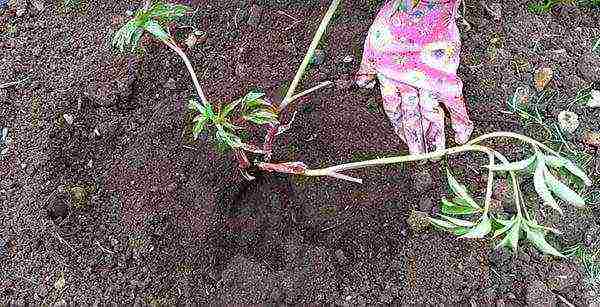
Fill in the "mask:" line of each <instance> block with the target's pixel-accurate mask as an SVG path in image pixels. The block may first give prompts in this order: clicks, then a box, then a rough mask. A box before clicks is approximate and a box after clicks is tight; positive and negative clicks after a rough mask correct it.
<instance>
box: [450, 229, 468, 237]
mask: <svg viewBox="0 0 600 307" xmlns="http://www.w3.org/2000/svg"><path fill="white" fill-rule="evenodd" d="M469 230H470V228H467V227H456V228H453V229H451V232H452V233H453V234H454V235H456V236H462V235H464V234H466V233H467V232H469Z"/></svg>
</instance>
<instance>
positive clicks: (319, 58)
mask: <svg viewBox="0 0 600 307" xmlns="http://www.w3.org/2000/svg"><path fill="white" fill-rule="evenodd" d="M324 62H325V51H323V50H321V49H317V50H315V54H313V57H312V59H311V64H313V65H321V64H323V63H324Z"/></svg>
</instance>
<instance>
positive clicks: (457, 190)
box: [446, 169, 481, 209]
mask: <svg viewBox="0 0 600 307" xmlns="http://www.w3.org/2000/svg"><path fill="white" fill-rule="evenodd" d="M446 174H447V177H448V185H449V186H450V189H451V190H452V191H453V192H454V194H456V195H457V196H458V198H460V199H462V200H464V201H465V202H467V203H468V204H469V205H470V206H472V207H473V208H477V209H481V207H479V205H477V203H476V202H475V201H474V200H473V198H472V197H471V195H469V193H468V192H467V189H466V188H465V187H464V186H463V185H461V184H460V183H458V181H456V179H455V178H454V177H453V176H452V174H451V173H450V170H449V169H446Z"/></svg>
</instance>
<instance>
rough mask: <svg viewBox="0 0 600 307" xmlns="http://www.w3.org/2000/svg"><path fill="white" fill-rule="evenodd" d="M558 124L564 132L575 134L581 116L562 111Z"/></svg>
mask: <svg viewBox="0 0 600 307" xmlns="http://www.w3.org/2000/svg"><path fill="white" fill-rule="evenodd" d="M558 122H559V123H560V127H561V128H562V129H563V130H564V131H567V132H569V133H573V132H575V130H577V128H578V127H579V116H578V115H577V114H575V113H573V112H571V111H562V112H560V113H559V114H558Z"/></svg>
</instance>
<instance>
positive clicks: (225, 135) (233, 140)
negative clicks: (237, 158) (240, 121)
mask: <svg viewBox="0 0 600 307" xmlns="http://www.w3.org/2000/svg"><path fill="white" fill-rule="evenodd" d="M217 138H218V139H219V141H221V142H223V143H225V144H226V145H227V146H229V147H232V148H239V147H241V146H242V145H243V144H242V139H240V137H239V136H237V135H235V134H232V133H229V132H227V131H225V130H224V129H223V127H221V126H218V127H217Z"/></svg>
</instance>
